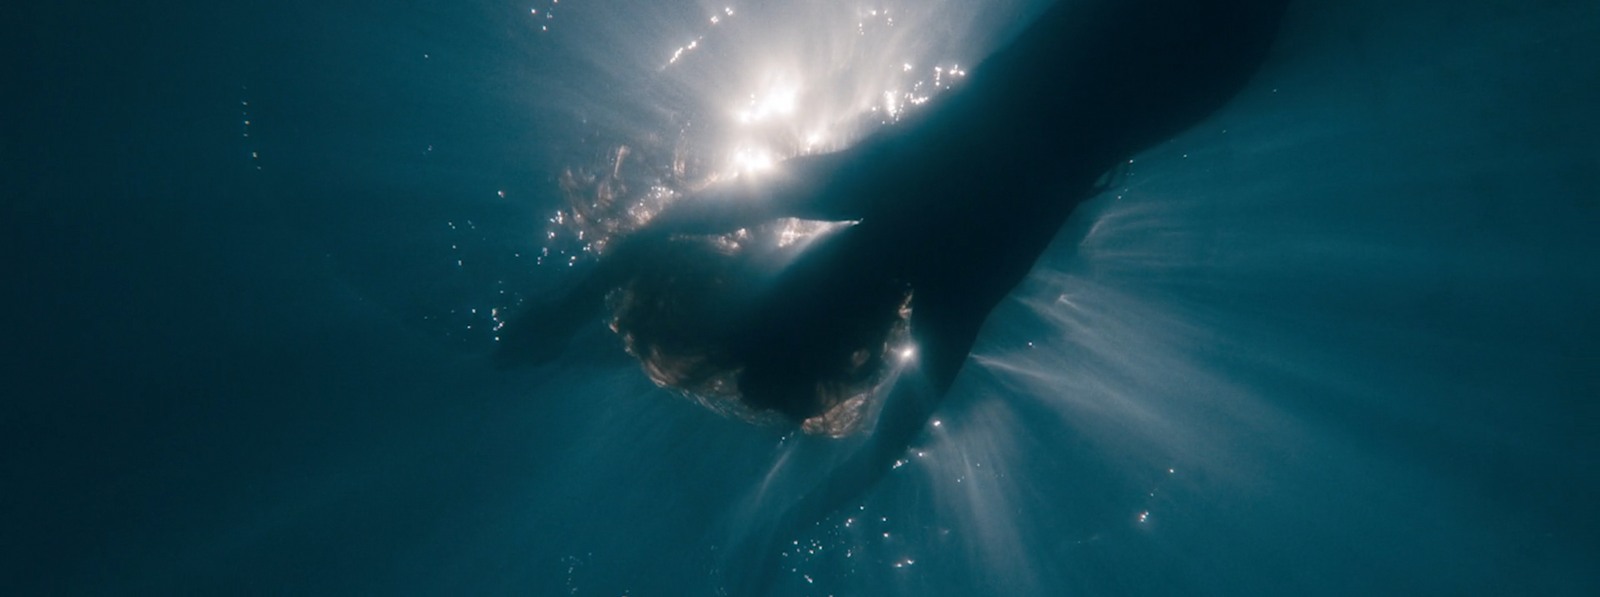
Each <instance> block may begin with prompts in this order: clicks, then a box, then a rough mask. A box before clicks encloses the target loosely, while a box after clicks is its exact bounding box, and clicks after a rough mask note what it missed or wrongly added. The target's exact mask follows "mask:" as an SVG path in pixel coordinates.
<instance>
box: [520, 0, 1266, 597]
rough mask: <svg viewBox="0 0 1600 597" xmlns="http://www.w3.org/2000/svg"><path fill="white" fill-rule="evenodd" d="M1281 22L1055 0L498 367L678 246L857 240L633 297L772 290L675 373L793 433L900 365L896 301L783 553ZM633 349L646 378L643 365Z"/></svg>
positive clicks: (881, 468) (729, 192)
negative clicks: (781, 421)
mask: <svg viewBox="0 0 1600 597" xmlns="http://www.w3.org/2000/svg"><path fill="white" fill-rule="evenodd" d="M1286 4H1287V0H1098V1H1068V2H1060V3H1058V4H1057V5H1056V6H1054V7H1053V8H1051V9H1050V10H1049V11H1047V12H1046V13H1045V14H1044V15H1043V16H1041V17H1040V18H1039V19H1038V21H1036V22H1035V23H1034V24H1032V25H1031V26H1030V27H1029V28H1028V29H1027V30H1025V31H1024V32H1023V33H1022V34H1021V35H1020V36H1019V37H1018V38H1017V39H1016V40H1014V41H1013V42H1012V43H1011V44H1010V45H1009V46H1007V47H1006V48H1004V49H1003V50H1001V51H1000V52H998V53H996V54H995V55H994V56H992V57H990V58H989V59H987V60H986V61H984V62H983V63H982V64H980V65H979V66H978V67H976V68H974V69H973V74H972V76H971V77H970V79H969V81H968V82H967V83H966V85H965V87H963V88H961V89H959V90H958V91H956V92H954V93H952V94H950V95H948V96H945V97H943V98H940V99H938V100H936V102H935V103H934V104H933V105H931V106H929V107H928V109H925V110H923V111H921V112H919V113H917V114H914V115H912V116H910V117H908V118H907V119H905V120H903V121H901V122H900V123H897V124H896V125H894V126H891V127H890V128H888V129H886V130H884V131H881V132H880V133H878V134H876V135H873V136H872V137H869V138H868V139H866V140H865V141H863V142H862V143H860V144H858V145H857V146H855V147H853V148H851V149H848V150H845V151H841V152H838V153H833V154H828V155H821V156H811V157H805V158H798V159H795V160H790V161H789V162H786V163H784V164H781V165H780V166H779V167H778V168H777V169H776V172H773V173H771V174H770V175H768V176H764V177H763V178H762V179H761V180H760V181H758V182H754V183H752V182H741V181H732V182H726V183H723V184H721V185H719V186H715V187H712V188H711V189H708V190H707V191H706V192H703V193H700V194H698V195H694V196H690V197H687V198H685V199H682V200H680V201H678V202H676V203H674V204H673V205H672V206H670V207H669V208H668V209H667V211H665V212H664V213H662V214H661V215H659V216H657V217H656V218H655V219H654V220H652V221H651V223H650V224H649V225H648V226H647V227H646V228H645V229H644V230H641V231H638V232H636V233H633V234H631V235H629V236H627V237H626V238H623V239H621V240H620V241H619V242H617V243H615V245H614V246H613V247H611V248H610V249H609V250H608V251H607V254H606V257H605V258H603V259H602V261H601V263H600V264H599V265H598V266H597V267H596V268H595V270H594V271H593V272H592V273H591V274H590V275H589V276H588V277H587V278H586V279H585V280H584V281H583V282H581V284H580V285H579V287H578V288H576V289H574V290H573V291H572V292H570V293H569V294H567V295H566V296H565V297H563V298H561V299H559V300H558V301H556V302H554V303H552V304H549V305H544V306H543V308H532V309H529V310H528V311H527V312H526V313H525V314H524V315H523V316H522V317H520V318H518V319H516V320H513V321H512V322H511V323H510V324H509V325H508V326H507V328H506V329H505V330H504V332H503V334H502V348H501V351H500V353H499V354H498V355H497V358H498V360H499V362H500V363H501V364H503V365H516V364H525V363H538V362H544V361H548V360H550V359H552V358H554V357H555V356H557V355H558V354H559V353H560V351H561V350H562V348H563V347H564V346H565V344H566V342H567V339H568V338H569V337H570V336H571V335H572V334H573V333H574V332H575V331H576V330H577V329H578V328H579V327H580V326H583V325H586V324H589V323H590V322H592V321H593V320H594V319H595V317H597V316H598V315H599V313H600V310H601V308H602V305H603V303H604V300H603V299H604V298H605V297H606V296H607V295H608V294H613V296H615V294H614V292H613V291H616V290H617V289H619V288H624V287H627V286H628V285H629V284H631V283H634V282H636V281H638V280H641V279H644V278H647V277H648V276H650V275H652V274H651V272H660V271H663V268H666V271H680V270H682V268H683V267H684V266H683V265H682V264H676V265H675V264H674V263H672V261H674V260H692V259H694V258H693V257H692V255H693V254H694V252H693V251H685V250H682V249H681V247H677V248H675V247H674V244H673V243H681V242H685V240H684V239H686V238H689V237H691V236H693V235H725V234H729V233H732V232H734V231H737V230H740V229H748V228H751V227H755V226H758V225H762V224H767V223H770V222H772V221H774V220H777V219H780V218H801V219H807V220H824V221H853V222H855V224H854V225H852V226H849V227H848V228H844V229H842V230H838V231H836V232H833V233H831V234H829V235H827V236H825V237H823V238H821V239H819V240H818V241H817V242H814V243H812V244H811V245H810V246H809V247H808V248H806V249H805V250H804V251H803V252H800V253H799V254H798V255H796V256H793V257H792V258H789V259H777V260H773V263H774V264H775V263H777V262H779V261H781V262H782V265H781V267H779V266H777V265H772V266H771V267H754V268H753V269H750V270H741V269H739V268H732V269H726V270H718V271H716V272H713V273H709V274H704V275H701V276H700V278H699V279H700V282H698V283H696V284H695V285H694V286H695V288H696V290H693V291H688V290H685V289H683V288H682V287H681V286H680V287H673V286H671V285H667V286H666V288H667V290H662V291H655V292H652V293H651V296H649V297H647V298H645V299H641V300H644V301H646V302H647V303H648V304H652V305H663V304H668V303H671V302H672V301H675V300H680V299H683V300H701V301H702V302H703V299H699V298H694V299H684V297H686V296H691V295H695V294H701V293H716V292H718V291H721V290H724V289H725V288H726V284H727V283H729V281H730V280H734V279H742V278H749V277H758V278H759V277H762V276H763V275H764V276H766V278H764V279H762V280H761V283H760V284H759V285H756V286H754V287H753V289H751V290H748V291H745V292H743V298H740V299H739V300H737V301H734V304H732V305H731V306H729V307H728V308H725V309H723V308H718V309H706V308H701V309H700V313H701V315H703V316H704V317H705V318H706V319H705V320H703V321H701V320H696V321H682V322H677V324H676V325H677V326H678V327H679V328H684V329H695V330H699V331H698V332H697V333H698V334H700V335H701V336H703V337H700V338H697V339H696V340H695V341H694V342H692V344H694V345H695V346H696V348H694V349H692V350H691V351H690V352H691V353H692V354H691V357H690V358H688V360H690V361H693V362H695V363H700V364H706V363H711V364H712V367H711V368H712V369H726V371H725V372H724V373H726V374H727V375H728V376H730V377H727V381H728V383H732V384H734V385H736V386H737V388H738V390H739V391H738V393H737V394H738V396H739V398H738V400H741V401H742V402H743V405H744V406H745V407H747V408H748V409H750V410H751V411H753V412H766V413H777V414H779V415H781V416H782V417H784V418H787V419H790V420H793V421H796V422H799V421H804V420H807V419H808V418H812V417H816V416H819V414H822V413H825V412H827V411H828V410H829V409H830V408H832V407H834V406H836V405H837V403H838V401H839V398H840V397H839V396H838V395H830V394H829V393H827V392H824V391H821V389H820V388H823V387H824V386H827V384H828V383H830V380H837V379H840V376H841V375H843V376H848V374H851V372H850V371H851V368H852V367H854V366H858V365H860V363H859V361H861V360H862V353H861V352H860V351H861V350H862V347H864V346H866V347H868V348H872V350H870V351H869V353H870V354H869V355H868V356H869V357H870V358H868V359H867V360H868V361H871V362H872V363H870V364H869V366H872V364H879V366H877V367H876V368H878V369H885V368H888V365H887V364H888V363H890V362H893V361H896V360H898V359H896V358H893V357H892V356H889V357H886V356H885V355H887V354H888V351H889V350H891V349H895V348H896V347H895V346H892V345H890V344H892V342H891V341H890V340H891V339H892V336H893V328H894V326H893V322H894V321H896V320H897V319H898V318H901V317H902V315H903V311H902V309H901V305H902V304H903V303H904V300H905V297H906V296H907V295H908V293H909V296H910V297H911V302H910V309H909V318H908V319H909V339H910V342H911V343H912V345H914V346H915V351H916V352H915V357H914V358H912V359H910V360H908V361H907V362H906V363H905V364H904V366H903V367H901V369H900V371H899V373H898V376H897V380H896V381H894V385H893V388H892V389H891V390H889V393H888V396H887V397H886V398H885V400H884V402H883V405H882V410H881V412H879V414H878V416H877V417H876V424H875V426H873V427H872V433H871V434H870V436H869V437H868V438H866V439H865V440H864V441H863V443H862V446H861V448H860V449H859V450H858V451H856V452H855V454H854V455H853V456H852V457H850V458H849V459H848V460H847V461H846V462H845V463H844V464H843V465H842V466H841V467H839V468H836V469H835V470H834V471H833V472H832V473H830V474H829V476H828V477H827V479H826V480H825V481H823V482H821V483H820V484H819V485H818V486H816V487H813V488H810V489H809V490H808V491H806V492H805V495H804V496H803V497H800V498H799V499H797V500H795V501H793V502H791V503H790V504H788V505H787V506H786V507H783V508H781V509H782V512H774V513H773V515H774V516H773V518H772V520H773V522H772V526H770V527H767V528H766V529H758V530H755V531H752V533H751V535H750V539H751V540H752V541H754V542H756V543H758V544H760V543H765V542H769V541H772V540H776V539H777V538H778V537H780V536H782V534H783V532H784V531H785V529H792V528H795V525H800V524H808V523H810V522H814V521H816V520H819V519H821V518H823V517H825V516H826V515H827V514H829V513H830V512H832V511H834V510H836V509H838V508H840V507H842V506H844V505H845V504H847V503H848V502H849V501H850V500H853V499H855V498H856V497H858V496H859V495H860V494H861V493H862V492H863V491H865V489H866V488H868V487H870V486H871V485H872V484H873V483H875V482H876V481H877V479H879V478H880V477H882V475H883V473H884V472H885V471H886V470H887V469H888V468H889V467H890V466H891V465H892V463H893V461H894V460H895V459H896V458H898V457H899V456H900V455H901V454H902V453H903V451H904V449H905V446H906V445H908V443H909V442H911V441H912V440H913V439H915V436H916V435H917V434H919V433H920V432H921V430H922V429H923V427H924V425H925V424H926V422H927V420H928V419H929V417H930V415H931V413H932V412H933V410H934V409H935V408H936V406H937V405H938V403H939V401H940V399H941V397H942V396H943V395H944V393H945V392H946V391H947V390H948V389H949V387H950V385H951V382H952V381H953V380H954V379H955V377H956V375H957V373H958V372H959V371H960V369H961V367H962V364H963V363H964V362H965V361H966V359H967V356H968V352H969V350H970V349H971V347H972V344H973V341H974V339H975V337H976V336H977V334H978V330H979V328H980V327H981V326H982V324H983V322H984V320H985V318H987V317H988V315H989V313H990V311H991V310H992V309H993V308H994V307H995V305H996V304H997V303H998V302H999V301H1000V300H1001V299H1003V298H1004V297H1005V296H1006V295H1007V294H1008V293H1009V292H1010V291H1011V290H1012V289H1013V288H1014V287H1015V286H1016V285H1017V284H1018V283H1019V282H1020V281H1021V280H1022V279H1023V278H1024V277H1025V276H1026V275H1027V274H1028V272H1029V270H1030V269H1031V268H1032V267H1033V264H1034V261H1035V260H1036V259H1037V258H1038V256H1039V255H1040V254H1041V253H1042V252H1043V251H1044V250H1045V248H1046V246H1047V245H1048V244H1049V243H1050V242H1051V239H1052V238H1053V237H1054V236H1055V235H1056V233H1057V231H1058V230H1059V229H1060V228H1061V226H1062V224H1063V223H1064V222H1065V221H1066V219H1067V217H1068V216H1069V215H1070V214H1071V213H1072V212H1073V210H1074V209H1075V208H1076V207H1077V206H1078V205H1079V204H1080V203H1082V202H1084V201H1086V200H1088V199H1090V198H1092V197H1093V196H1095V195H1096V194H1097V193H1098V192H1099V191H1100V190H1101V185H1100V184H1099V183H1100V181H1102V179H1103V177H1105V176H1107V173H1108V171H1111V170H1113V169H1114V167H1115V166H1116V165H1118V164H1120V163H1125V162H1126V161H1127V160H1128V159H1129V158H1130V157H1131V156H1132V155H1133V154H1134V153H1136V152H1138V151H1141V150H1143V149H1145V148H1148V147H1150V146H1151V145H1153V144H1155V143H1158V142H1160V141H1163V140H1165V139H1168V138H1171V137H1172V136H1174V135H1176V134H1178V133H1179V132H1181V131H1183V130H1185V129H1187V128H1189V127H1191V126H1193V125H1195V124H1196V123H1197V122H1199V121H1201V120H1202V119H1204V118H1205V117H1206V116H1207V115H1209V114H1211V113H1212V112H1214V111H1215V110H1217V109H1218V108H1219V107H1221V106H1222V105H1223V104H1224V103H1226V102H1227V101H1228V99H1229V98H1230V97H1232V96H1233V95H1234V94H1235V93H1236V92H1238V91H1239V90H1240V89H1241V88H1242V87H1243V86H1244V84H1245V83H1246V81H1247V80H1249V78H1250V77H1251V75H1252V73H1253V72H1254V71H1255V70H1256V68H1257V66H1258V65H1259V64H1260V63H1261V61H1262V59H1263V58H1264V57H1265V55H1266V53H1267V50H1268V48H1269V47H1270V46H1271V44H1272V40H1273V38H1274V36H1275V34H1276V31H1277V25H1278V21H1279V19H1280V17H1281V15H1282V13H1283V10H1284V6H1285V5H1286ZM674 256H677V257H674ZM769 265H770V264H769ZM674 268H677V269H674ZM752 272H755V273H752ZM761 272H765V273H764V274H763V273H761ZM674 279H676V278H674ZM658 313H674V311H673V310H672V309H662V310H660V311H658ZM619 331H623V332H624V335H625V337H626V332H627V331H628V330H619ZM874 342H876V343H877V344H878V346H876V347H874V346H872V344H873V343H874ZM634 348H635V355H636V356H639V357H640V358H641V359H642V360H644V361H645V362H646V366H647V368H649V367H650V366H651V360H652V358H655V356H654V355H653V354H652V353H651V350H649V349H639V347H634ZM896 356H897V355H896ZM841 372H843V373H841ZM694 375H695V376H697V379H699V380H700V381H706V380H710V379H713V378H715V377H716V375H717V374H716V373H715V372H699V373H695V374H694ZM658 379H659V378H658ZM866 379H868V380H869V381H870V379H875V378H873V377H872V376H870V375H869V376H867V378H866ZM757 548H759V547H757ZM768 551H770V552H772V553H773V554H774V555H773V556H772V557H776V556H775V553H776V550H768ZM765 568H772V569H774V570H775V569H776V568H775V566H765ZM767 576H768V575H767V574H765V573H757V574H754V575H753V577H754V579H753V580H752V582H753V583H755V585H756V587H755V588H754V589H753V590H752V591H753V592H752V591H745V592H741V593H740V594H757V593H759V592H760V590H761V588H760V587H762V586H766V584H767V582H768V581H769V580H770V579H767V578H766V577H767Z"/></svg>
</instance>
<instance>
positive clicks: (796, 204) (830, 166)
mask: <svg viewBox="0 0 1600 597" xmlns="http://www.w3.org/2000/svg"><path fill="white" fill-rule="evenodd" d="M849 158H850V156H849V155H848V153H847V152H836V153H829V154H818V155H809V156H801V157H797V158H793V159H789V160H785V161H784V162H782V163H779V164H777V165H775V166H773V167H772V168H770V169H768V170H765V171H762V172H759V173H747V174H744V175H741V176H740V177H738V178H734V179H730V180H724V181H720V182H717V183H715V184H712V185H710V186H708V187H706V188H704V189H702V190H700V191H699V192H696V193H693V194H690V195H688V196H685V197H683V198H680V199H678V200H677V201H674V202H672V204H671V205H668V206H667V208H666V209H664V210H663V211H662V212H661V213H660V214H658V215H657V216H656V217H655V218H653V219H651V220H650V223H649V225H648V226H647V228H648V229H649V232H647V234H651V233H653V234H722V233H726V232H732V231H734V230H738V229H740V228H748V227H750V226H755V225H757V224H761V223H763V222H769V221H772V220H776V219H779V218H800V219H803V220H824V221H831V222H838V221H845V220H857V219H860V218H861V216H862V212H861V210H860V208H859V202H856V201H852V200H851V198H849V197H843V196H839V195H836V194H829V193H826V192H824V191H825V190H826V189H827V188H828V185H829V184H830V183H831V182H832V181H833V180H834V178H835V177H836V176H837V175H838V171H839V168H840V167H841V166H843V165H844V164H845V163H846V162H847V160H848V159H849Z"/></svg>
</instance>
